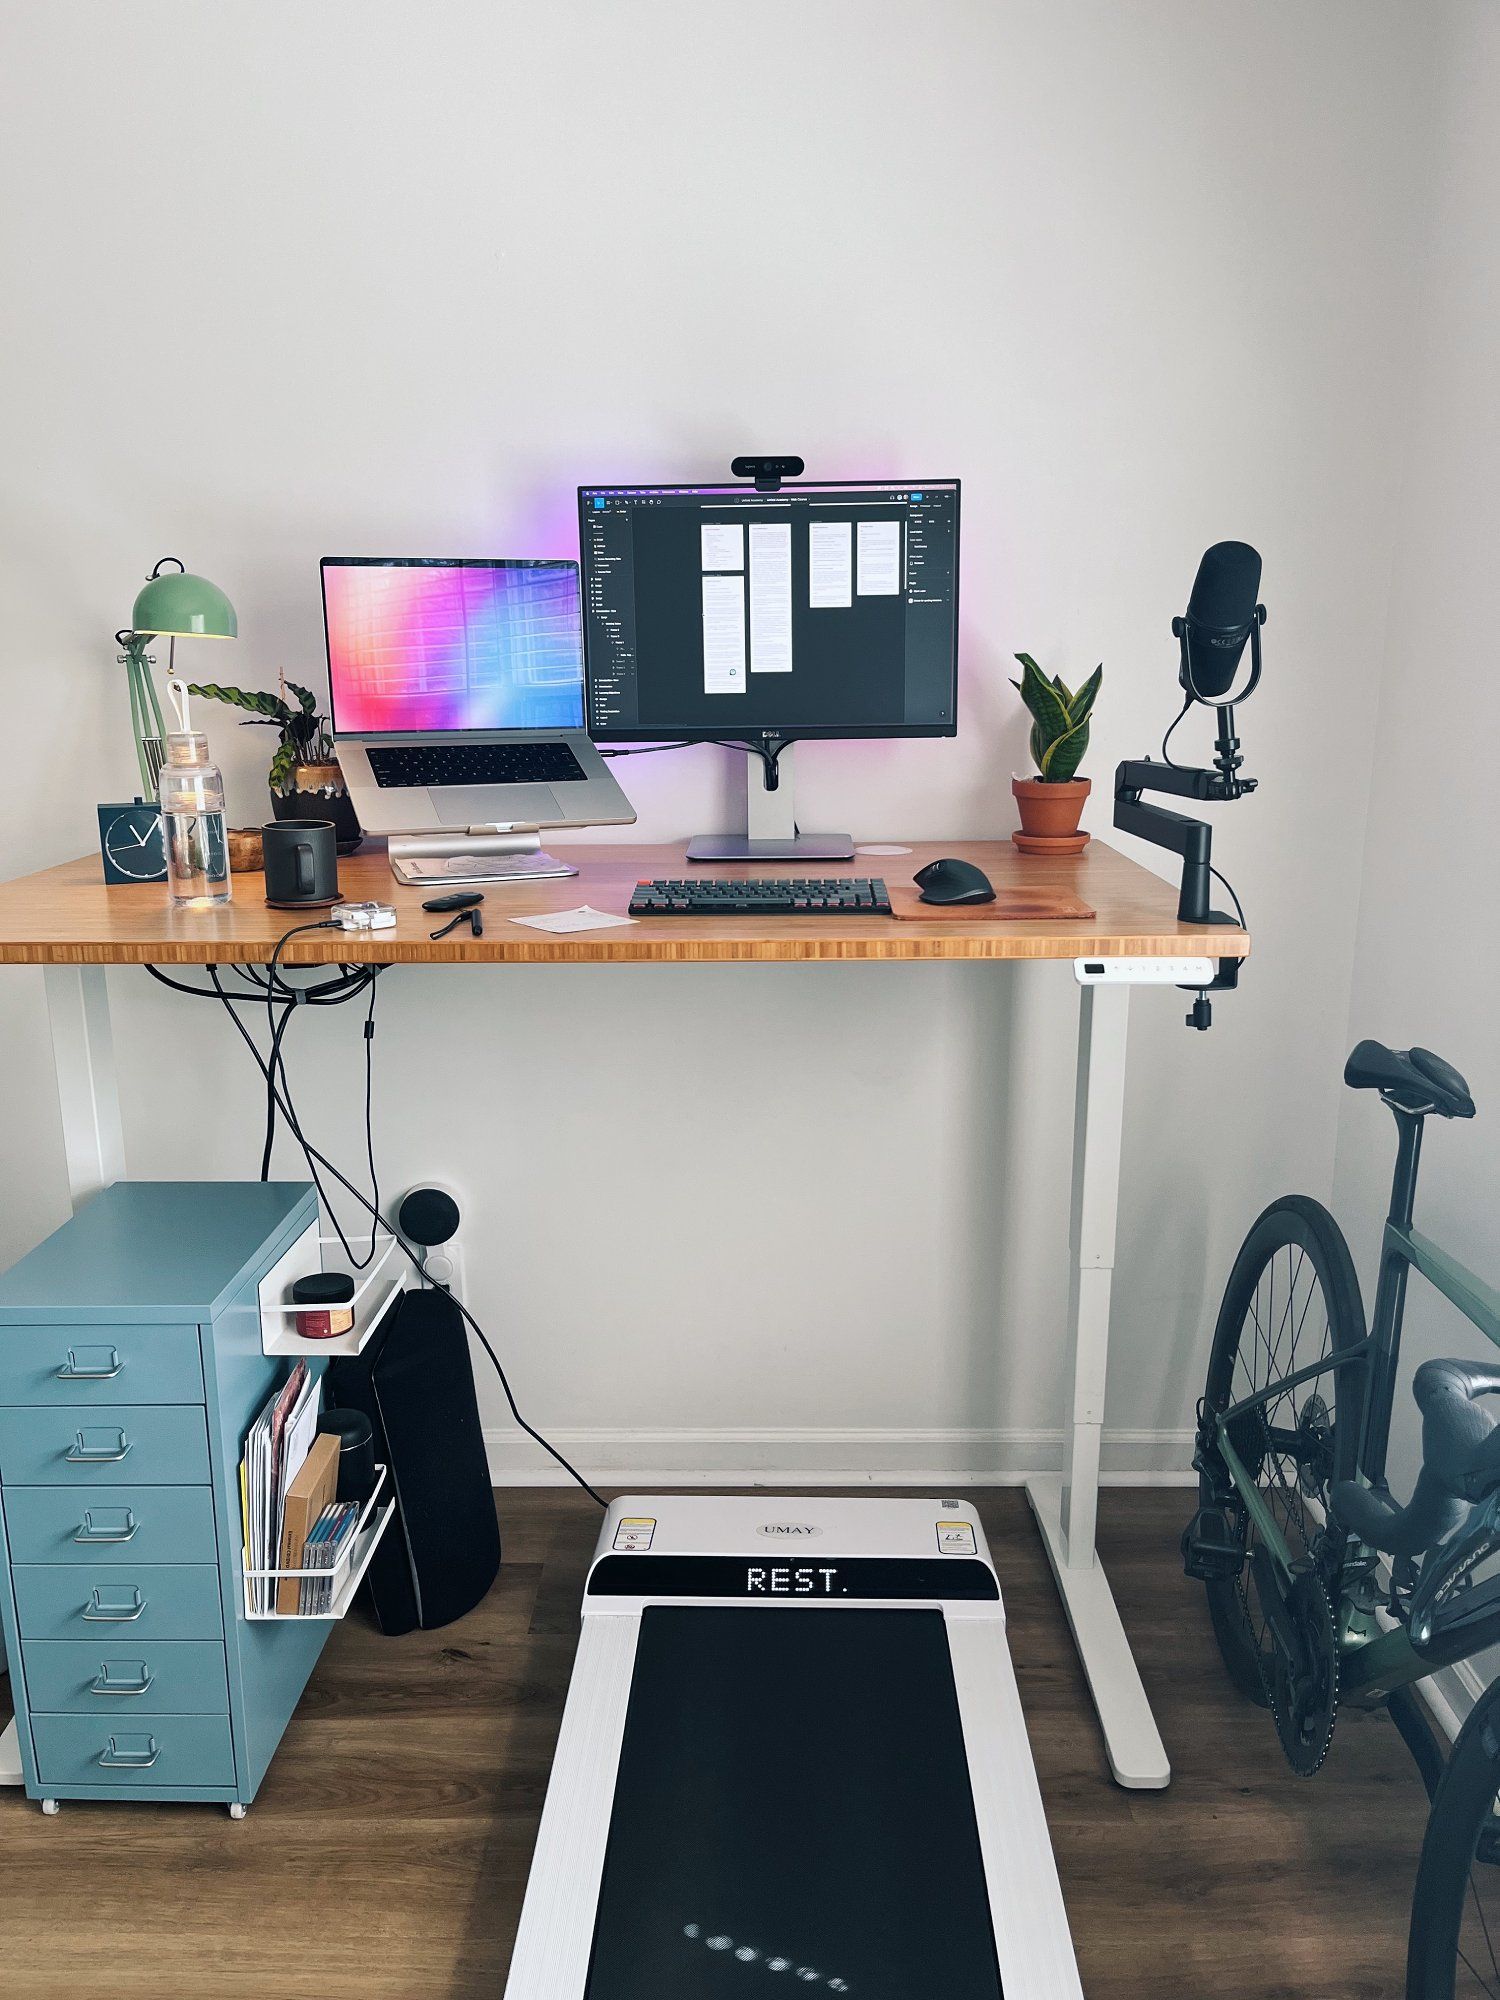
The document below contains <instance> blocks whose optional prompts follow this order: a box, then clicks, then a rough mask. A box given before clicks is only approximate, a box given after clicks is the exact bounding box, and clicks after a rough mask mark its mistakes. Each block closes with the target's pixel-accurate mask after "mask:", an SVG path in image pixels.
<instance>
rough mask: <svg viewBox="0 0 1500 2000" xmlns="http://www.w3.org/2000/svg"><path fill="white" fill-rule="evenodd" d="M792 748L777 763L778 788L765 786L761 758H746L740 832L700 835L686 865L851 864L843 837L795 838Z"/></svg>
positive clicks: (757, 754) (755, 753) (753, 753)
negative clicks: (743, 805) (755, 862)
mask: <svg viewBox="0 0 1500 2000" xmlns="http://www.w3.org/2000/svg"><path fill="white" fill-rule="evenodd" d="M793 754H794V749H793V746H792V745H791V744H790V743H789V744H787V746H786V748H785V749H784V750H782V751H781V752H780V753H779V755H778V756H777V759H776V765H775V775H776V778H777V783H776V786H775V789H774V790H772V789H770V788H768V787H767V785H766V777H767V775H768V771H769V768H770V767H769V766H768V764H767V761H766V758H765V757H764V755H763V753H762V752H761V751H759V750H750V751H747V752H746V754H745V831H744V833H742V834H739V833H700V834H695V835H694V837H693V839H692V840H691V841H689V843H688V850H687V858H688V860H689V861H852V860H853V859H854V842H853V840H852V839H851V837H850V836H849V835H848V834H847V833H799V832H798V831H797V803H796V787H795V785H794V784H793V781H792V780H793V772H792V758H793Z"/></svg>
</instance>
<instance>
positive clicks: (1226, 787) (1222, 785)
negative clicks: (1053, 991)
mask: <svg viewBox="0 0 1500 2000" xmlns="http://www.w3.org/2000/svg"><path fill="white" fill-rule="evenodd" d="M1265 615H1266V614H1265V611H1264V609H1263V607H1262V606H1260V605H1257V606H1256V608H1255V619H1254V622H1253V624H1252V625H1251V628H1250V648H1251V671H1250V679H1249V681H1248V682H1247V683H1246V685H1245V689H1244V692H1243V693H1241V694H1239V695H1237V696H1236V697H1235V699H1234V700H1233V701H1215V700H1214V698H1213V697H1212V696H1211V695H1210V696H1207V697H1205V696H1204V695H1202V694H1200V693H1199V691H1198V689H1197V686H1196V685H1195V683H1194V680H1193V673H1192V667H1191V665H1190V663H1189V659H1188V646H1187V633H1186V630H1185V627H1184V624H1183V621H1182V620H1181V619H1180V618H1174V619H1173V621H1172V630H1173V632H1174V633H1175V634H1176V635H1177V637H1178V639H1179V641H1180V642H1181V646H1182V666H1181V672H1180V676H1179V677H1180V679H1181V682H1182V685H1183V687H1184V688H1185V689H1186V690H1187V693H1188V699H1189V700H1190V701H1192V700H1197V701H1202V702H1204V703H1205V705H1206V706H1212V707H1213V708H1215V709H1216V710H1217V712H1218V718H1219V731H1218V740H1217V743H1216V746H1215V750H1214V762H1213V769H1212V770H1205V769H1203V768H1202V767H1201V766H1196V765H1183V764H1167V763H1158V762H1157V760H1156V759H1155V758H1153V757H1142V758H1129V759H1127V760H1126V761H1125V762H1124V763H1123V764H1120V765H1119V766H1117V768H1116V770H1115V825H1116V826H1117V827H1118V828H1119V829H1120V831H1121V832H1122V833H1133V834H1135V835H1136V836H1137V837H1138V838H1139V839H1141V840H1149V841H1150V842H1151V844H1152V846H1153V847H1164V848H1166V850H1167V851H1168V852H1169V853H1171V854H1178V855H1180V856H1181V857H1182V888H1181V892H1180V894H1179V896H1178V899H1177V920H1178V922H1179V923H1183V924H1197V925H1208V924H1232V923H1234V922H1235V919H1234V918H1233V917H1229V916H1225V915H1224V913H1223V912H1222V911H1221V910H1215V909H1213V908H1212V907H1211V905H1210V902H1209V894H1210V890H1209V879H1210V868H1209V863H1210V860H1211V857H1212V853H1213V828H1212V827H1211V826H1209V824H1208V822H1207V821H1206V820H1201V819H1192V818H1190V817H1189V816H1188V815H1187V814H1186V813H1178V812H1172V811H1170V810H1169V809H1168V808H1167V807H1166V806H1159V805H1153V804H1149V803H1148V802H1147V801H1146V799H1145V797H1144V796H1143V795H1144V794H1145V793H1147V792H1160V793H1163V794H1165V795H1166V796H1168V797H1170V798H1179V799H1202V800H1203V801H1205V803H1210V804H1220V803H1223V802H1224V801H1226V800H1230V799H1242V798H1244V797H1245V796H1246V795H1247V794H1248V793H1250V792H1253V791H1254V790H1255V787H1256V780H1255V779H1254V778H1242V777H1241V776H1240V766H1241V765H1242V764H1243V762H1244V759H1243V758H1242V757H1241V755H1240V739H1239V738H1238V736H1236V735H1235V733H1234V711H1235V709H1236V708H1237V707H1238V705H1239V703H1240V702H1242V701H1243V700H1244V699H1245V696H1246V695H1248V694H1249V693H1250V692H1251V690H1252V689H1253V688H1254V687H1255V684H1256V682H1257V681H1258V680H1259V679H1260V664H1261V662H1260V628H1261V626H1262V624H1263V623H1264V622H1265ZM1239 972H1240V961H1239V959H1237V958H1221V959H1220V960H1219V970H1218V975H1217V977H1216V978H1215V979H1214V981H1213V983H1212V986H1211V987H1209V988H1206V989H1204V990H1205V991H1206V992H1208V991H1211V992H1222V991H1224V990H1226V989H1228V988H1230V987H1234V986H1237V985H1238V984H1239ZM1210 1018H1211V1016H1210V1013H1209V1006H1208V1002H1207V1000H1206V999H1205V998H1203V997H1202V996H1201V995H1200V997H1199V1000H1198V1002H1197V1004H1196V1005H1195V1007H1194V1009H1193V1012H1192V1013H1191V1014H1189V1016H1188V1022H1189V1025H1190V1026H1193V1027H1201V1028H1206V1027H1207V1026H1208V1025H1209V1020H1210Z"/></svg>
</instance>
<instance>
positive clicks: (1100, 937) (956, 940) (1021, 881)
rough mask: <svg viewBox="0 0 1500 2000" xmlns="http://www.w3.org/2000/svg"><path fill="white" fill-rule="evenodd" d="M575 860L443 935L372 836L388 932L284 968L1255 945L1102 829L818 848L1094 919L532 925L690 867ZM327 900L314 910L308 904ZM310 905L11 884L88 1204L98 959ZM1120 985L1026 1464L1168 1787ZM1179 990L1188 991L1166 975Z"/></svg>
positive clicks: (335, 942)
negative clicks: (1049, 1435) (1140, 1423)
mask: <svg viewBox="0 0 1500 2000" xmlns="http://www.w3.org/2000/svg"><path fill="white" fill-rule="evenodd" d="M549 844H550V845H551V846H552V848H553V851H554V852H559V853H561V854H562V855H563V856H565V858H567V859H568V860H570V861H572V862H574V863H576V865H577V867H578V870H579V872H578V874H577V875H576V876H568V877H564V878H562V879H560V880H552V881H533V882H525V883H519V882H518V883H512V884H506V885H503V886H502V885H496V886H495V887H493V888H492V889H491V890H490V891H489V894H488V897H487V900H486V903H485V919H486V923H485V934H484V936H483V937H482V938H478V939H475V938H471V937H470V936H469V935H468V932H467V931H466V930H465V931H464V932H462V933H459V932H454V933H453V934H452V935H450V936H449V937H447V938H444V939H443V940H442V941H441V942H436V943H435V942H433V940H432V939H431V938H430V937H429V936H428V933H429V931H431V930H432V929H433V928H434V927H435V926H434V923H433V920H432V918H431V917H429V916H428V915H426V914H425V913H424V912H423V910H422V909H421V907H420V905H421V901H422V897H423V895H424V894H430V893H431V892H430V891H428V890H416V889H403V888H400V887H398V886H397V884H396V883H395V881H394V880H393V878H392V876H391V873H390V870H389V868H388V866H387V864H386V859H385V855H384V852H383V851H382V850H381V849H380V848H379V847H374V848H372V849H371V850H370V851H368V852H364V853H361V854H358V855H354V856H352V857H349V858H346V859H344V860H342V861H341V862H340V863H339V880H340V885H341V887H342V889H343V893H344V894H345V896H346V897H348V898H349V899H350V900H358V899H363V898H366V897H368V898H374V899H379V900H382V901H385V902H388V903H394V904H395V906H396V909H397V912H398V918H397V925H396V928H395V930H393V931H390V930H387V931H374V932H342V931H312V932H308V933H307V934H305V935H303V936H301V937H297V938H294V939H293V940H292V941H291V943H290V944H288V945H287V947H286V948H285V950H284V951H283V952H282V953H281V955H280V960H279V963H280V964H282V965H283V966H294V965H326V964H351V963H356V962H357V963H365V962H372V963H376V964H385V965H468V964H477V965H514V966H525V965H659V964H668V965H701V964H725V963H730V964H809V963H820V962H825V961H826V962H831V963H848V962H850V961H852V960H863V959H870V960H878V961H887V962H889V961H908V960H928V959H940V960H955V959H983V960H1017V959H1019V960H1026V959H1069V960H1070V959H1074V958H1079V957H1089V958H1101V957H1121V958H1158V957H1229V958H1238V957H1244V956H1245V955H1246V954H1247V953H1248V952H1249V949H1250V939H1249V937H1248V935H1247V934H1246V933H1245V932H1244V931H1242V930H1239V929H1236V928H1231V927H1221V926H1217V925H1216V926H1213V927H1212V928H1204V927H1195V926H1193V925H1190V924H1182V923H1179V922H1178V921H1177V916H1176V891H1175V889H1174V888H1173V887H1172V886H1171V885H1170V884H1168V883H1166V882H1163V881H1162V880H1160V878H1159V877H1157V876H1156V875H1153V874H1152V873H1151V872H1150V871H1149V870H1148V869H1145V868H1142V867H1141V866H1139V864H1137V863H1136V862H1133V861H1129V860H1127V859H1126V858H1125V856H1124V855H1122V854H1119V853H1117V852H1116V851H1115V850H1114V849H1113V848H1110V847H1107V846H1106V845H1105V844H1104V843H1103V842H1102V841H1099V840H1094V841H1091V842H1090V844H1089V845H1088V847H1087V848H1085V850H1084V851H1083V853H1082V854H1081V855H1077V856H1069V857H1067V858H1048V859H1039V858H1037V857H1024V856H1022V855H1021V854H1019V853H1018V852H1017V850H1016V849H1015V848H1014V847H1013V846H1012V845H1011V843H1010V842H1009V841H958V842H950V843H946V844H940V845H934V844H932V843H930V842H927V843H913V845H912V851H911V853H910V854H909V855H896V856H888V857H884V858H880V859H877V858H875V857H873V856H871V857H868V858H864V859H860V858H856V859H855V860H854V861H852V862H847V863H842V864H839V863H828V862H820V863H818V864H817V868H818V872H820V873H825V874H829V875H834V874H839V873H847V874H850V875H859V874H869V875H881V874H883V875H885V876H886V878H887V879H888V880H891V881H906V880H908V879H909V878H910V877H911V876H912V875H913V874H915V873H916V871H917V870H918V869H919V868H921V867H923V866H924V865H925V864H926V863H927V862H929V861H932V860H935V859H936V858H937V857H938V856H939V855H944V854H952V855H960V856H962V857H963V858H964V859H965V860H968V861H972V862H974V863H975V864H976V865H977V866H978V867H980V868H982V869H983V870H984V872H985V873H986V874H987V875H988V876H989V878H990V880H991V882H992V883H993V884H994V886H995V888H996V890H997V891H1003V890H1005V889H1008V888H1022V887H1026V888H1040V887H1046V888H1052V889H1057V890H1060V891H1063V892H1065V893H1068V894H1072V895H1076V896H1081V897H1082V898H1083V900H1084V901H1085V902H1086V903H1088V904H1090V905H1092V906H1093V908H1094V910H1095V912H1096V914H1095V916H1094V917H1093V918H1092V919H1091V920H1083V921H1073V922H1057V921H1027V922H1019V923H1003V922H992V921H985V920H975V919H973V918H968V917H965V918H961V919H952V918H949V919H944V918H943V917H941V916H938V915H934V916H933V917H932V918H931V919H924V920H920V921H905V920H897V919H893V918H888V917H873V916H872V917H845V916H827V915H820V914H810V915H808V916H805V917H769V916H725V917H653V918H647V919H643V920H642V921H641V922H640V923H638V924H635V925H632V926H631V927H629V928H624V927H621V928H618V929H611V930H603V931H584V932H579V933H576V934H573V935H566V934H565V935H554V934H551V933H548V932H546V931H533V930H526V929H524V928H521V927H519V926H516V925H513V924H511V923H508V922H507V921H506V918H507V916H509V915H515V916H531V915H535V914H538V913H539V912H541V911H544V910H566V909H573V908H576V907H577V906H578V905H579V904H580V903H589V904H592V905H593V907H594V908H595V909H599V910H611V911H618V912H620V913H622V914H623V912H624V911H625V908H626V905H627V904H628V902H629V899H630V891H631V888H632V887H633V886H634V884H635V882H636V881H637V880H638V879H640V878H642V877H652V876H667V877H674V876H675V877H681V876H685V875H687V874H688V873H689V872H690V864H688V863H687V861H686V860H685V858H684V853H683V850H682V848H681V847H676V846H671V847H665V846H662V847H646V846H635V845H630V846H625V845H621V846H613V845H610V846H589V847H577V848H573V849H571V850H569V849H568V848H566V847H565V846H563V845H562V844H561V843H549ZM712 872H713V873H715V874H729V875H733V874H746V875H753V874H756V873H773V874H785V873H787V872H791V864H788V863H785V862H773V863H761V864H734V863H715V864H714V868H713V871H712ZM311 914H314V913H309V915H311ZM294 921H296V918H295V917H294V916H293V915H292V914H291V913H289V912H286V911H281V910H272V909H268V908H267V907H266V905H265V903H264V902H263V901H262V900H261V882H260V878H259V877H258V876H255V875H250V876H239V877H237V878H236V881H235V900H234V901H233V902H232V903H231V904H230V905H229V907H228V908H227V909H224V910H222V911H215V912H213V913H211V914H204V915H195V914H186V913H180V912H177V911H174V910H172V909H170V908H169V907H168V906H167V902H166V895H165V891H164V890H163V888H162V887H161V886H160V885H140V886H125V887H106V886H105V885H104V883H103V881H102V880H101V878H100V867H99V862H98V860H97V858H96V857H92V856H91V857H89V858H87V859H85V860H82V861H72V862H67V863H65V864H64V865H63V866H62V867H59V868H49V869H45V870H43V871H42V872H41V873H39V874H35V875H29V876H25V877H23V878H21V879H20V880H18V881H14V882H7V883H4V884H0V965H40V966H42V967H43V968H44V969H45V980H46V994H47V1009H48V1015H49V1019H50V1023H51V1030H52V1051H53V1060H54V1063H55V1065H56V1072H57V1095H58V1103H59V1107H60V1110H61V1113H62V1130H63V1144H64V1149H65V1153H66V1159H67V1173H68V1185H69V1190H70V1193H71V1195H72V1199H73V1202H74V1205H75V1207H76V1206H78V1205H79V1204H80V1203H81V1202H83V1201H86V1200H87V1199H88V1198H89V1197H90V1196H91V1195H92V1194H94V1193H96V1192H97V1191H98V1189H100V1188H101V1187H105V1186H108V1185H109V1184H110V1183H111V1182H113V1181H115V1180H118V1179H121V1178H123V1176H124V1173H125V1148H124V1136H123V1132H122V1129H121V1121H120V1103H119V1096H118V1091H117V1088H116V1082H115V1064H114V1048H113V1041H112V1037H111V1032H110V1020H109V993H108V987H107V984H106V977H105V968H106V967H108V966H112V965H113V966H121V965H143V964H153V965H182V966H191V965H226V964H235V963H245V962H259V963H264V962H265V961H266V960H268V959H269V957H270V955H271V951H272V949H273V947H274V946H275V944H276V941H277V939H278V938H280V937H281V936H282V934H283V933H284V932H285V931H286V930H287V929H289V928H290V926H291V924H292V923H293V922H294ZM1128 1001H1129V987H1128V986H1126V985H1105V986H1085V987H1082V988H1080V990H1079V1009H1078V1061H1077V1078H1076V1087H1075V1101H1074V1102H1075V1110H1074V1127H1073V1192H1072V1217H1071V1231H1070V1263H1071V1274H1070V1285H1069V1304H1068V1321H1069V1328H1068V1331H1069V1344H1070V1348H1071V1352H1072V1368H1073V1395H1072V1407H1071V1410H1070V1412H1069V1418H1068V1424H1067V1436H1066V1451H1065V1463H1064V1468H1063V1470H1062V1472H1061V1473H1060V1474H1053V1475H1046V1476H1042V1475H1037V1476H1035V1477H1033V1478H1031V1479H1029V1480H1028V1481H1027V1483H1026V1492H1027V1497H1028V1499H1029V1500H1030V1502H1031V1506H1032V1509H1033V1511H1034V1513H1035V1515H1036V1518H1037V1523H1038V1526H1039V1527H1040V1529H1041V1532H1042V1537H1043V1540H1044V1541H1045V1543H1046V1547H1047V1554H1048V1557H1049V1559H1050V1561H1051V1564H1052V1572H1053V1575H1054V1577H1055V1578H1056V1580H1057V1586H1058V1589H1059V1592H1060V1593H1061V1596H1062V1599H1063V1604H1064V1606H1065V1608H1066V1610H1067V1615H1068V1621H1069V1624H1070V1625H1071V1627H1072V1630H1073V1637H1074V1641H1075V1643H1076V1645H1077V1647H1078V1652H1079V1656H1080V1658H1081V1659H1082V1662H1083V1666H1084V1670H1085V1672H1086V1674H1087V1676H1088V1681H1089V1687H1090V1690H1091V1692H1092V1694H1093V1698H1094V1705H1095V1707H1096V1709H1097V1710H1098V1714H1099V1722H1100V1727H1101V1729H1102V1731H1103V1734H1104V1741H1105V1745H1106V1748H1107V1751H1108V1755H1109V1762H1110V1768H1111V1769H1112V1770H1113V1772H1114V1775H1115V1777H1116V1779H1117V1780H1118V1781H1119V1783H1120V1784H1122V1785H1127V1786H1131V1787H1135V1788H1153V1789H1154V1788H1159V1787H1161V1786H1163V1785H1165V1784H1166V1783H1167V1781H1168V1779H1169V1778H1170V1776H1171V1770H1170V1766H1169V1765H1168V1762H1167V1755H1166V1751H1165V1749H1164V1748H1163V1746H1162V1741H1161V1736H1160V1734H1159V1733H1158V1731H1157V1727H1156V1724H1155V1722H1154V1720H1153V1719H1152V1715H1151V1710H1150V1707H1149V1706H1148V1704H1147V1701H1146V1695H1145V1691H1144V1689H1143V1688H1142V1686H1141V1679H1140V1674H1139V1672H1138V1670H1137V1668H1136V1664H1135V1661H1134V1659H1133V1657H1132V1655H1131V1652H1130V1646H1129V1643H1128V1642H1127V1640H1126V1637H1125V1630H1124V1627H1123V1625H1122V1624H1121V1622H1120V1615H1119V1612H1118V1611H1117V1610H1116V1608H1115V1602H1114V1598H1113V1596H1112V1594H1111V1592H1110V1588H1109V1581H1108V1579H1107V1577H1106V1576H1105V1574H1104V1570H1103V1568H1102V1567H1101V1565H1100V1563H1099V1560H1098V1556H1097V1554H1096V1552H1095V1546H1094V1542H1095V1525H1096V1521H1097V1517H1098V1506H1099V1450H1100V1434H1101V1430H1102V1427H1103V1422H1104V1392H1105V1375H1106V1366H1107V1361H1108V1352H1109V1304H1110V1284H1111V1280H1112V1277H1113V1270H1114V1254H1115V1215H1116V1208H1117V1204H1118V1195H1119V1182H1120V1143H1121V1131H1122V1124H1123V1110H1124V1088H1125V1030H1126V1015H1127V1007H1128ZM1162 1002H1163V1004H1164V1005H1175V1004H1176V1003H1177V995H1175V994H1164V995H1163V996H1162ZM16 1761H17V1760H16V1758H15V1754H14V1739H13V1736H10V1735H9V1734H8V1735H7V1737H6V1738H3V1739H0V1771H3V1769H4V1767H5V1766H7V1765H10V1766H15V1764H16Z"/></svg>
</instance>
